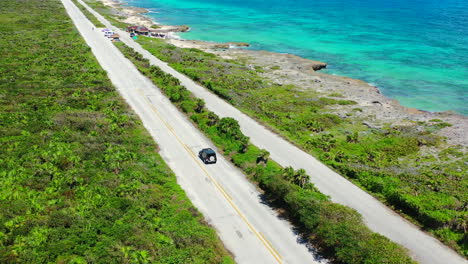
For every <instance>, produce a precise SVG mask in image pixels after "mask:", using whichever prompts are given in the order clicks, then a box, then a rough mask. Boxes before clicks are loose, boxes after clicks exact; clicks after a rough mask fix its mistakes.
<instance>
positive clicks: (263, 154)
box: [257, 149, 270, 164]
mask: <svg viewBox="0 0 468 264" xmlns="http://www.w3.org/2000/svg"><path fill="white" fill-rule="evenodd" d="M268 158H270V152H268V151H266V150H264V149H262V150H260V153H259V154H258V157H257V163H263V164H266V163H267V161H268Z"/></svg>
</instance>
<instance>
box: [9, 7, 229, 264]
mask: <svg viewBox="0 0 468 264" xmlns="http://www.w3.org/2000/svg"><path fill="white" fill-rule="evenodd" d="M0 13H1V16H0V35H1V36H2V37H1V38H0V53H1V54H2V58H1V59H0V263H149V262H154V263H223V262H224V263H232V259H231V258H230V257H229V254H228V253H227V252H226V250H225V249H224V247H223V245H222V244H221V242H220V241H219V239H218V238H217V236H216V233H215V231H214V230H213V229H211V228H210V227H209V226H208V225H206V224H205V223H204V218H203V216H202V215H201V214H200V213H199V212H198V211H197V209H196V208H194V207H193V205H192V204H191V203H190V201H189V199H188V198H187V197H186V195H185V193H184V192H183V191H182V189H181V188H180V187H179V186H178V185H177V182H176V177H175V176H174V175H173V174H172V172H171V171H170V170H169V168H168V166H167V165H166V164H165V163H164V162H163V160H162V159H161V157H160V156H159V155H158V154H157V145H155V144H154V141H153V140H152V138H151V137H150V136H149V134H147V132H146V130H145V129H144V127H143V125H142V124H141V123H140V121H139V120H138V119H137V118H136V116H135V114H134V113H133V112H132V111H131V110H130V109H129V108H128V106H127V105H126V104H125V102H124V100H123V99H122V98H121V97H120V96H119V94H118V93H117V92H116V91H115V89H114V87H113V86H112V84H111V82H110V81H109V79H108V78H107V75H106V73H105V72H104V71H103V70H102V69H101V68H100V66H99V65H98V63H97V61H96V59H95V58H94V56H93V55H92V53H91V52H90V49H89V47H88V46H87V45H86V44H85V43H84V41H83V40H82V39H81V37H80V35H79V33H78V32H77V31H76V29H75V27H74V26H73V24H72V22H71V20H70V19H69V18H68V16H67V15H66V13H65V10H64V8H63V6H62V4H61V2H60V1H59V0H48V1H40V0H24V1H13V0H6V1H2V3H1V5H0Z"/></svg>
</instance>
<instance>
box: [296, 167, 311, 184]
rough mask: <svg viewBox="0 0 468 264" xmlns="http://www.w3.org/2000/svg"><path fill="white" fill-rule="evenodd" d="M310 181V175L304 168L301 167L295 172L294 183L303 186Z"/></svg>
mask: <svg viewBox="0 0 468 264" xmlns="http://www.w3.org/2000/svg"><path fill="white" fill-rule="evenodd" d="M309 181H310V176H309V175H307V172H306V171H305V170H304V169H299V170H298V171H296V173H295V174H294V183H295V184H297V185H299V186H301V188H303V187H304V186H305V185H306V184H307V183H308V182H309Z"/></svg>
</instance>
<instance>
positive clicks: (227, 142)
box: [116, 43, 413, 263]
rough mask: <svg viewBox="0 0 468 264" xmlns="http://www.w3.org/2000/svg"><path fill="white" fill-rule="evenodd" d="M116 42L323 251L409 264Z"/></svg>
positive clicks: (353, 259) (350, 213) (233, 125)
mask: <svg viewBox="0 0 468 264" xmlns="http://www.w3.org/2000/svg"><path fill="white" fill-rule="evenodd" d="M116 45H117V46H118V47H119V48H120V50H121V51H122V52H123V53H124V55H126V56H127V58H129V59H130V60H131V61H132V62H133V63H134V64H135V65H136V66H137V68H138V69H139V70H140V71H141V72H142V73H144V74H146V75H147V77H149V78H150V79H151V80H152V81H153V82H154V83H155V84H157V86H158V87H159V88H160V89H161V90H162V91H163V92H164V93H165V94H166V95H167V96H168V97H169V98H173V97H174V92H177V91H178V92H179V93H180V95H179V96H178V98H181V99H180V100H173V99H171V101H172V102H174V103H175V105H176V106H178V107H179V108H180V109H182V110H183V111H184V112H185V113H187V115H188V116H189V117H190V119H191V120H192V121H193V122H194V123H195V124H196V125H197V126H198V127H199V128H200V129H201V130H202V131H204V132H205V134H206V135H207V136H208V137H210V138H211V140H212V141H213V142H214V143H215V144H216V145H217V147H218V148H219V149H221V150H222V151H223V153H224V154H225V155H226V156H228V157H230V158H231V160H232V161H233V163H234V164H235V165H236V166H238V167H239V168H241V169H242V170H243V171H244V172H246V173H247V174H248V175H249V176H251V178H252V179H253V180H254V181H256V182H257V183H258V185H259V186H260V187H261V188H262V190H264V192H265V194H266V195H267V197H268V198H269V200H270V201H271V202H273V203H275V204H278V205H280V206H282V207H284V208H286V209H288V213H289V214H290V216H291V218H292V219H293V220H294V221H295V222H296V224H298V225H299V226H300V227H301V230H303V231H302V232H303V234H304V236H305V237H306V238H307V239H308V240H309V241H310V242H313V243H314V244H315V245H316V246H317V247H318V248H319V249H320V250H321V251H322V252H323V253H324V254H326V255H327V256H329V257H331V258H333V259H334V260H336V261H337V262H339V263H413V261H412V260H411V259H410V258H409V256H408V255H407V253H406V251H405V250H404V249H403V248H402V247H400V246H399V245H397V244H395V243H393V242H391V241H390V240H388V239H387V238H385V237H383V236H381V235H379V234H376V233H373V232H372V231H370V230H369V229H368V228H367V227H366V226H365V225H364V223H363V221H362V219H361V216H360V215H359V214H358V213H357V212H356V211H355V210H353V209H350V208H348V207H345V206H342V205H338V204H334V203H332V202H331V201H330V200H329V198H328V197H327V196H325V195H324V194H322V193H320V192H319V191H318V190H317V189H316V188H315V187H314V185H313V184H311V183H310V182H309V176H308V175H307V174H306V173H305V170H303V169H300V170H297V171H295V170H294V169H292V168H291V167H288V168H282V167H280V166H279V165H278V164H277V163H275V162H273V161H271V160H269V153H268V152H267V151H265V150H260V149H258V148H257V147H255V146H253V145H252V144H250V143H249V141H248V137H246V136H245V135H244V134H243V133H242V131H241V130H240V126H239V123H238V122H237V121H236V120H235V119H233V118H221V119H220V118H219V117H218V116H217V115H216V114H215V113H213V112H211V111H209V110H207V109H205V108H204V107H203V106H200V108H198V110H197V111H196V110H195V108H190V109H189V110H188V111H187V110H186V109H184V107H183V105H184V104H190V105H196V104H197V103H198V102H200V99H197V98H195V97H194V96H193V95H192V94H191V93H190V92H187V90H186V89H182V88H177V89H174V87H176V86H180V84H179V81H178V80H177V79H176V78H175V77H172V76H171V75H169V74H166V73H164V72H163V71H162V70H160V69H159V68H158V67H156V66H148V63H147V62H148V61H147V60H146V59H142V58H141V57H140V55H138V53H136V52H135V51H134V50H133V49H132V48H129V47H128V46H126V45H125V44H123V43H116ZM200 105H204V104H200Z"/></svg>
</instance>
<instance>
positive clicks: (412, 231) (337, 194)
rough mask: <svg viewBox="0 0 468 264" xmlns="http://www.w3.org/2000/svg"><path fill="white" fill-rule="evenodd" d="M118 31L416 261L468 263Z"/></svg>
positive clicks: (254, 140)
mask: <svg viewBox="0 0 468 264" xmlns="http://www.w3.org/2000/svg"><path fill="white" fill-rule="evenodd" d="M90 11H91V12H93V13H94V14H96V15H97V16H98V17H100V20H101V21H102V22H103V23H104V24H105V25H106V26H108V27H111V25H110V24H109V22H107V21H106V20H105V19H103V18H102V17H101V16H100V15H99V14H97V13H96V12H94V11H93V10H92V9H91V10H90ZM112 28H114V27H112ZM117 31H118V32H119V33H120V34H121V35H122V40H123V41H124V42H125V43H126V44H127V45H129V46H131V47H133V48H134V49H136V50H137V51H139V52H140V53H142V54H143V55H144V57H146V58H148V59H150V61H151V63H152V64H154V65H157V66H159V67H160V68H161V69H163V70H164V71H165V72H167V73H170V74H172V75H173V76H175V77H177V78H178V79H179V80H180V81H181V83H182V84H183V85H185V86H186V87H187V89H189V90H190V91H191V92H193V93H194V94H195V95H196V96H197V97H199V98H203V99H204V100H205V102H206V106H207V108H208V109H210V110H211V111H213V112H215V113H216V114H218V115H219V116H221V117H233V118H235V119H236V120H238V121H239V123H240V125H241V129H242V131H243V132H244V133H245V134H246V135H247V136H249V137H250V139H251V142H252V143H253V144H255V145H257V146H258V147H260V148H264V149H266V150H268V151H269V152H270V153H271V158H272V159H274V160H275V161H277V162H278V163H279V164H281V165H282V166H292V167H293V168H295V169H299V168H304V169H305V170H306V171H307V173H308V174H309V175H311V176H312V182H313V183H314V184H315V185H316V186H317V187H318V188H319V189H320V191H322V192H323V193H325V194H327V195H329V196H330V197H331V199H332V200H333V201H334V202H337V203H340V204H343V205H347V206H349V207H352V208H354V209H356V210H357V211H358V212H359V213H361V214H362V216H363V218H364V221H365V222H366V224H367V225H368V226H369V227H370V228H371V229H372V230H374V231H375V232H378V233H380V234H382V235H385V236H387V237H388V238H390V239H392V240H393V241H395V242H397V243H399V244H401V245H403V246H404V247H406V248H407V249H409V251H410V254H411V255H412V257H413V258H414V259H416V260H417V261H419V262H421V263H438V264H439V263H440V264H447V263H453V264H455V263H468V262H467V261H466V260H465V259H464V258H462V257H461V256H460V255H458V254H457V253H456V252H454V251H453V250H451V249H450V248H448V247H446V246H445V245H443V244H442V243H440V241H438V240H437V239H435V238H433V237H432V236H429V235H427V234H426V233H424V232H422V231H420V230H419V228H418V227H416V226H415V225H413V224H411V223H409V222H408V221H406V220H405V219H404V218H402V217H400V216H399V215H397V214H396V213H395V212H393V211H392V210H391V209H389V208H388V207H386V206H385V205H383V204H382V203H380V202H379V201H378V200H376V199H375V198H374V197H372V196H371V195H369V194H368V193H366V192H364V191H363V190H361V189H360V188H358V187H356V186H355V185H354V184H352V183H351V182H349V181H348V180H346V179H345V178H343V177H342V176H340V175H339V174H337V173H335V172H334V171H333V170H331V169H330V168H328V167H327V166H325V165H324V164H322V163H320V162H319V161H317V160H316V159H315V158H313V157H312V156H310V155H309V154H307V153H305V152H304V151H302V150H300V149H299V148H297V147H295V146H294V145H292V144H290V143H289V142H287V141H286V140H284V139H282V138H280V137H279V136H277V135H276V134H274V133H272V132H271V131H269V130H268V129H266V128H264V127H263V126H261V125H260V124H258V123H257V122H256V121H254V120H253V119H251V118H250V117H248V116H246V115H245V114H243V113H242V112H240V111H239V110H237V109H236V108H234V107H233V106H231V105H230V104H228V103H226V102H225V101H223V100H222V99H220V98H218V97H217V96H216V95H214V94H212V93H211V92H210V91H208V90H207V89H206V88H204V87H201V86H199V85H198V84H196V83H194V82H193V81H192V80H190V79H189V78H187V77H186V76H184V75H183V74H180V73H178V72H176V71H175V70H174V69H172V68H170V67H169V66H168V65H167V64H166V63H165V62H162V61H160V60H159V59H157V58H155V57H154V56H152V55H151V54H150V53H149V52H148V51H146V50H144V49H142V48H141V47H140V45H139V44H137V43H135V42H134V41H133V40H132V39H130V38H129V37H128V34H126V33H125V32H123V31H119V30H117Z"/></svg>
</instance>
